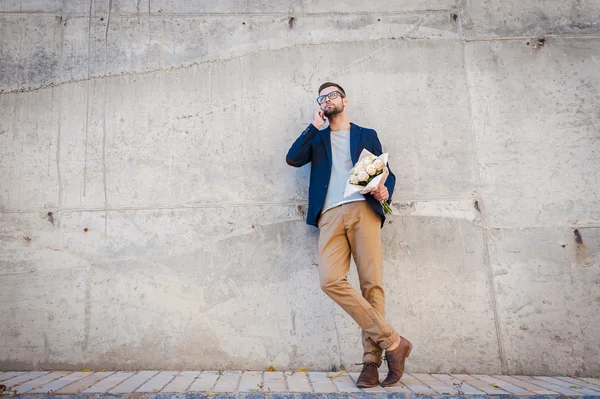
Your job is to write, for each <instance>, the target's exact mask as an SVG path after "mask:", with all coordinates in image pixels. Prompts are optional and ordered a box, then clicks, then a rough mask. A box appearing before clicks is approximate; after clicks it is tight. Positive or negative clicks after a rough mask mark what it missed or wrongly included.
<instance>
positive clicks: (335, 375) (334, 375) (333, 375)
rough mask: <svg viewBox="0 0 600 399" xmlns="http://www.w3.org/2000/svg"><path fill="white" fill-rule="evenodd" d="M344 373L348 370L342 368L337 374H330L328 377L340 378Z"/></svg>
mask: <svg viewBox="0 0 600 399" xmlns="http://www.w3.org/2000/svg"><path fill="white" fill-rule="evenodd" d="M344 373H347V371H346V370H340V371H338V372H337V373H335V374H332V375H328V376H327V378H338V377H339V376H341V375H343V374H344Z"/></svg>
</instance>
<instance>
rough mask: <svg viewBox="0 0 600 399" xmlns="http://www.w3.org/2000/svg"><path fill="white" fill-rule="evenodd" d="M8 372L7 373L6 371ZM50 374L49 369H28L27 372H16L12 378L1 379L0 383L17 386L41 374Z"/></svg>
mask: <svg viewBox="0 0 600 399" xmlns="http://www.w3.org/2000/svg"><path fill="white" fill-rule="evenodd" d="M7 374H9V373H7ZM10 374H13V373H10ZM46 374H50V372H49V371H30V372H28V373H16V374H14V376H13V377H12V378H9V379H7V380H6V381H2V384H4V385H6V386H7V387H17V386H19V385H21V384H22V383H24V382H27V381H31V380H34V379H36V378H38V377H41V376H43V375H46Z"/></svg>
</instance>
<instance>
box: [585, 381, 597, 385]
mask: <svg viewBox="0 0 600 399" xmlns="http://www.w3.org/2000/svg"><path fill="white" fill-rule="evenodd" d="M586 382H587V383H588V384H590V385H598V384H596V383H595V382H590V381H586Z"/></svg>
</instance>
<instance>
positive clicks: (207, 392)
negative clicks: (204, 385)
mask: <svg viewBox="0 0 600 399" xmlns="http://www.w3.org/2000/svg"><path fill="white" fill-rule="evenodd" d="M204 394H205V395H209V396H211V395H216V394H217V393H216V392H211V391H206V392H204Z"/></svg>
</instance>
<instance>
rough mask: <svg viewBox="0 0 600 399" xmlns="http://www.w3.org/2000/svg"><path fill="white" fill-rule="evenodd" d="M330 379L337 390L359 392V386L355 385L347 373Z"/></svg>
mask: <svg viewBox="0 0 600 399" xmlns="http://www.w3.org/2000/svg"><path fill="white" fill-rule="evenodd" d="M357 378H358V377H357ZM331 380H332V382H333V384H334V385H335V387H336V388H337V390H338V392H360V388H359V387H357V386H356V382H355V381H354V380H353V379H352V377H351V376H350V375H349V374H347V373H344V374H342V375H340V376H339V377H336V378H332V379H331Z"/></svg>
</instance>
